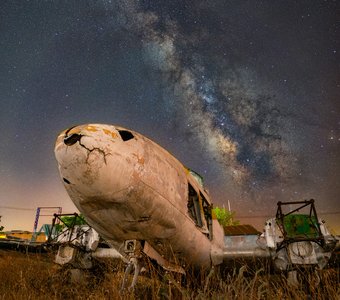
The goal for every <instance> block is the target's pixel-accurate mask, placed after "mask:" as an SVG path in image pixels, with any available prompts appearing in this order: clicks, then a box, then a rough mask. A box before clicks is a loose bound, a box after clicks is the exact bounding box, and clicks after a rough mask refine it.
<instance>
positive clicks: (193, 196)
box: [188, 184, 203, 227]
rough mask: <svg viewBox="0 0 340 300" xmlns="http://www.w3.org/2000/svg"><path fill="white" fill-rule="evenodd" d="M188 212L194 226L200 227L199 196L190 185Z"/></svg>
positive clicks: (201, 224) (201, 223)
mask: <svg viewBox="0 0 340 300" xmlns="http://www.w3.org/2000/svg"><path fill="white" fill-rule="evenodd" d="M188 212H189V215H190V217H191V218H192V219H193V220H194V222H195V223H196V225H197V226H199V227H202V226H203V222H202V216H201V208H200V202H199V196H198V194H197V192H196V191H195V189H194V188H193V187H192V186H191V185H190V184H189V199H188Z"/></svg>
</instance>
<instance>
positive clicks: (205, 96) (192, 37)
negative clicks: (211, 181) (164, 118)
mask: <svg viewBox="0 0 340 300" xmlns="http://www.w3.org/2000/svg"><path fill="white" fill-rule="evenodd" d="M146 6H147V5H146ZM163 9H164V8H163ZM122 10H123V12H125V13H126V19H127V20H132V21H130V22H128V25H129V28H130V29H132V30H134V31H137V32H138V35H139V36H141V37H142V40H143V45H144V47H145V52H146V57H147V59H146V62H148V63H150V64H153V65H154V66H155V67H156V68H159V70H160V71H161V72H162V75H163V80H164V81H165V82H166V84H167V85H168V88H169V89H172V90H173V93H174V95H175V96H176V103H175V105H176V106H177V108H178V109H177V110H178V112H177V113H178V118H180V119H183V118H184V119H186V120H187V127H186V128H185V130H186V131H189V132H192V133H193V134H194V135H195V137H197V138H199V140H200V142H201V143H202V144H203V145H204V146H205V148H206V150H207V151H209V152H210V153H211V154H212V155H213V156H214V157H216V159H217V160H218V161H219V162H221V163H222V165H223V166H224V167H225V168H224V171H225V173H226V176H228V175H229V176H231V177H232V178H233V180H235V181H236V182H237V183H240V184H246V185H247V187H248V188H249V187H251V186H252V185H253V186H256V185H258V184H265V183H269V182H270V183H273V182H274V181H276V180H281V181H282V180H286V179H287V178H289V177H291V176H292V174H294V172H296V170H295V162H294V156H293V155H292V154H291V153H290V151H289V149H288V146H287V142H286V141H285V140H284V138H283V137H282V132H283V131H284V130H285V128H284V126H283V125H284V119H285V115H284V113H282V112H281V111H280V108H279V107H277V106H276V105H275V101H273V97H274V96H273V95H271V94H268V93H266V92H265V91H261V89H256V88H255V87H254V86H251V85H250V84H249V82H251V74H250V73H251V72H250V71H249V72H247V70H242V69H241V68H239V67H237V66H233V64H232V63H231V62H230V59H228V58H225V57H223V56H222V57H219V56H218V55H216V54H215V52H214V51H211V49H209V48H211V47H212V48H214V43H216V42H217V43H223V41H224V40H227V41H228V39H229V38H228V37H225V33H224V32H223V31H222V30H220V31H219V29H222V28H214V30H213V32H212V33H210V32H209V28H206V27H205V25H204V24H203V25H201V26H200V27H199V30H193V31H189V32H186V30H185V28H183V26H185V25H186V24H187V23H186V24H184V25H183V26H181V24H179V22H176V20H173V19H171V18H170V16H169V15H165V16H160V15H159V14H157V12H150V11H145V10H143V5H141V6H138V5H135V4H134V3H133V2H130V3H129V4H126V5H125V6H124V7H122ZM198 13H199V14H201V15H198V16H196V17H197V18H198V19H202V18H206V17H208V18H210V19H212V18H213V12H209V11H207V8H202V11H199V12H198ZM210 26H212V25H211V24H210ZM217 26H219V27H221V26H222V25H221V24H218V25H217ZM204 45H207V46H204ZM219 47H221V48H223V47H227V46H226V45H219Z"/></svg>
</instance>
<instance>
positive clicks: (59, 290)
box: [0, 251, 340, 300]
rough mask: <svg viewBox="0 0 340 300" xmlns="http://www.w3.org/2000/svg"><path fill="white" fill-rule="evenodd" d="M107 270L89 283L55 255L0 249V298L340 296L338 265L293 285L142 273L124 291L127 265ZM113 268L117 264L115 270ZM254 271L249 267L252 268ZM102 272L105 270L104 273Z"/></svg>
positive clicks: (254, 275) (270, 279) (267, 278)
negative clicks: (317, 280)
mask: <svg viewBox="0 0 340 300" xmlns="http://www.w3.org/2000/svg"><path fill="white" fill-rule="evenodd" d="M105 269H106V272H104V273H103V272H98V273H101V274H102V276H101V278H100V279H101V280H95V279H94V278H96V279H98V277H89V280H88V281H87V283H86V284H82V283H78V284H71V283H70V281H69V276H68V275H69V273H68V272H69V271H61V270H60V267H59V266H57V265H55V264H54V263H53V256H51V255H39V254H29V255H26V254H22V253H15V252H5V251H0V299H1V300H2V299H6V300H7V299H327V300H328V299H340V284H339V270H338V269H336V270H334V269H330V270H324V271H322V272H321V277H322V278H321V280H322V283H321V284H320V285H318V286H317V287H313V286H314V285H313V280H314V278H313V276H311V277H308V276H307V277H306V279H305V282H306V283H307V284H306V285H305V286H303V287H300V288H293V287H291V286H289V285H288V284H287V282H286V279H285V278H284V277H283V276H280V275H268V274H265V273H264V272H261V270H260V271H257V272H251V271H250V272H247V274H246V273H245V272H244V271H245V270H246V269H245V267H242V268H241V269H239V270H234V271H233V272H231V273H229V274H227V275H226V276H225V278H223V279H221V277H220V275H218V274H217V272H210V273H209V274H205V275H203V276H199V278H198V277H197V276H194V275H191V276H190V275H189V276H188V278H187V279H186V282H185V283H183V282H182V283H181V279H180V278H176V276H173V275H172V274H163V276H159V274H157V271H156V270H153V272H152V275H151V276H149V277H146V276H145V277H144V276H140V277H139V279H138V283H137V286H136V288H135V291H134V292H132V293H126V294H124V295H122V296H121V295H120V294H119V289H120V284H121V282H122V277H123V270H124V267H123V266H122V265H113V264H112V263H111V264H110V263H107V264H106V265H105ZM113 269H114V270H113ZM248 271H249V270H248ZM99 277H100V276H99Z"/></svg>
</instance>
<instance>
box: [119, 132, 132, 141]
mask: <svg viewBox="0 0 340 300" xmlns="http://www.w3.org/2000/svg"><path fill="white" fill-rule="evenodd" d="M118 132H119V134H120V137H121V138H122V140H123V141H124V142H126V141H128V140H131V139H133V138H134V135H133V134H132V133H131V132H130V131H127V130H118Z"/></svg>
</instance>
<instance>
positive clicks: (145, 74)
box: [0, 0, 340, 230]
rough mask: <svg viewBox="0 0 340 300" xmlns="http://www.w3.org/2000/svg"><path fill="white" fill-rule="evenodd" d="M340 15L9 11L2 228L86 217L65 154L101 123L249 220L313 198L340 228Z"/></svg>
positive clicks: (302, 6) (2, 62) (2, 92)
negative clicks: (154, 146) (156, 151)
mask: <svg viewBox="0 0 340 300" xmlns="http://www.w3.org/2000/svg"><path fill="white" fill-rule="evenodd" d="M336 6H337V3H336V1H330V0H328V1H327V0H325V1H318V0H315V1H310V0H301V1H287V0H284V1H283V0H282V1H281V0H278V1H269V0H268V1H260V0H258V1H255V0H254V1H246V0H242V1H226V0H214V1H203V0H195V1H186V0H173V1H161V0H160V1H155V0H154V1H147V0H140V1H132V0H127V1H114V0H112V1H109V0H96V1H94V0H93V1H90V0H87V1H75V0H68V1H66V0H46V1H42V0H31V1H29V0H28V1H23V0H20V1H19V0H2V1H1V3H0V55H1V56H0V57H1V59H0V126H1V131H0V141H1V143H0V215H2V220H1V224H2V225H4V226H5V229H19V228H20V229H28V230H31V229H32V227H33V221H34V216H35V209H36V207H38V206H62V207H63V211H64V212H73V211H74V210H75V208H74V206H73V204H72V202H71V200H69V198H68V196H67V194H66V192H65V191H64V188H63V185H62V183H61V180H60V178H59V174H58V170H57V163H56V161H55V158H54V152H53V149H54V142H55V139H56V136H57V135H58V133H59V132H60V131H62V130H64V129H66V128H68V127H70V126H73V125H77V124H83V123H91V122H96V123H107V124H115V125H120V126H123V127H126V128H130V129H133V130H136V131H138V132H140V133H142V134H144V135H146V136H147V137H149V138H151V139H153V140H154V141H156V142H157V143H159V144H160V145H161V146H163V147H164V148H166V149H167V150H168V151H169V152H171V153H172V154H173V155H174V156H176V157H177V158H178V159H179V160H180V161H181V162H182V163H183V164H184V165H186V166H188V167H189V168H192V169H193V170H195V171H197V172H198V173H200V174H201V175H202V176H203V177H204V179H205V185H206V188H207V189H208V190H209V192H210V195H211V197H212V200H213V202H215V203H216V204H218V205H227V201H228V200H229V202H230V204H231V208H232V210H234V211H236V217H237V216H238V217H239V219H240V220H241V221H243V220H244V221H250V222H252V221H253V222H258V224H263V222H264V220H265V218H266V216H272V215H273V214H275V211H276V202H277V201H292V200H293V201H297V200H304V199H310V198H314V199H316V207H317V209H318V211H319V212H320V214H322V216H323V217H324V219H325V220H326V221H330V223H331V226H333V227H334V226H335V227H336V226H338V227H340V224H339V222H338V221H337V219H338V218H339V214H340V201H339V195H340V180H339V176H340V147H339V146H340V103H339V90H340V82H339V79H340V78H339V66H340V65H339V62H340V59H339V39H338V35H339V28H338V25H339V23H337V22H336V13H335V12H336V8H337V7H336ZM49 213H52V212H49ZM251 217H252V218H251ZM44 218H45V219H44ZM44 218H42V220H41V222H42V223H48V222H49V221H50V220H49V219H50V217H44ZM260 228H261V226H260Z"/></svg>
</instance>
